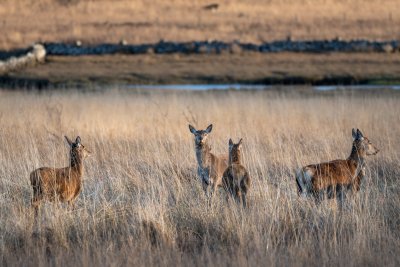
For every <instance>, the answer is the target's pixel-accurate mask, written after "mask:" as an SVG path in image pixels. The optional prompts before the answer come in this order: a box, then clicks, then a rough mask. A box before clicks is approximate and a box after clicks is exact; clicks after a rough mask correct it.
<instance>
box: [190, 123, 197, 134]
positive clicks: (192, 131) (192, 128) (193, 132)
mask: <svg viewBox="0 0 400 267" xmlns="http://www.w3.org/2000/svg"><path fill="white" fill-rule="evenodd" d="M189 130H190V132H191V133H192V134H195V133H196V129H195V128H194V127H193V126H192V125H190V124H189Z"/></svg>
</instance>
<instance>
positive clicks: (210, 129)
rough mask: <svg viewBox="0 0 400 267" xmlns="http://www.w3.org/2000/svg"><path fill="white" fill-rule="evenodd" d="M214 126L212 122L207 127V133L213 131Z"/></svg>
mask: <svg viewBox="0 0 400 267" xmlns="http://www.w3.org/2000/svg"><path fill="white" fill-rule="evenodd" d="M212 127H213V125H212V124H210V125H208V127H207V129H206V133H211V131H212Z"/></svg>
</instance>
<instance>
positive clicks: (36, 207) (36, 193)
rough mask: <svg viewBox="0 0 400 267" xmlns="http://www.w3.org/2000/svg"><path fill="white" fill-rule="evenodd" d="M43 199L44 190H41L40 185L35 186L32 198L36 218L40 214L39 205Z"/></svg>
mask: <svg viewBox="0 0 400 267" xmlns="http://www.w3.org/2000/svg"><path fill="white" fill-rule="evenodd" d="M42 199H43V195H42V192H41V191H40V187H37V186H34V187H33V197H32V200H31V206H32V208H34V210H35V218H36V217H37V216H38V215H39V207H40V203H41V201H42Z"/></svg>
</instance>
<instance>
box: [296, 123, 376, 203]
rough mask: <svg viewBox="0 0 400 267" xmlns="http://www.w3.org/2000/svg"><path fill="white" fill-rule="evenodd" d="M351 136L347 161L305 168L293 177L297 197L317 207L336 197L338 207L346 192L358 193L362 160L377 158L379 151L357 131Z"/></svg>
mask: <svg viewBox="0 0 400 267" xmlns="http://www.w3.org/2000/svg"><path fill="white" fill-rule="evenodd" d="M352 135H353V145H352V149H351V153H350V156H349V157H348V158H347V159H344V160H334V161H330V162H325V163H320V164H312V165H308V166H306V167H303V168H301V169H300V170H299V171H298V172H297V173H296V183H297V188H298V193H299V195H301V196H304V197H306V196H309V195H312V196H313V197H314V198H315V200H316V202H317V203H319V202H320V201H321V200H322V198H323V197H324V196H325V195H326V196H327V197H328V198H329V199H332V198H335V197H336V198H338V199H339V200H340V202H339V204H340V207H341V206H342V204H343V200H344V198H345V193H346V192H347V191H351V192H358V191H359V190H360V184H361V180H362V179H363V178H364V176H365V158H366V156H370V155H376V154H377V153H378V152H379V149H377V148H376V147H375V146H374V145H373V144H372V143H371V141H369V139H368V138H367V137H365V136H364V135H363V134H362V133H361V131H360V130H359V129H357V130H355V129H353V130H352Z"/></svg>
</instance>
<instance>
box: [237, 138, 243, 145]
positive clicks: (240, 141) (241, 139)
mask: <svg viewBox="0 0 400 267" xmlns="http://www.w3.org/2000/svg"><path fill="white" fill-rule="evenodd" d="M242 141H243V138H240V140H239V143H238V145H239V146H241V145H242Z"/></svg>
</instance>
